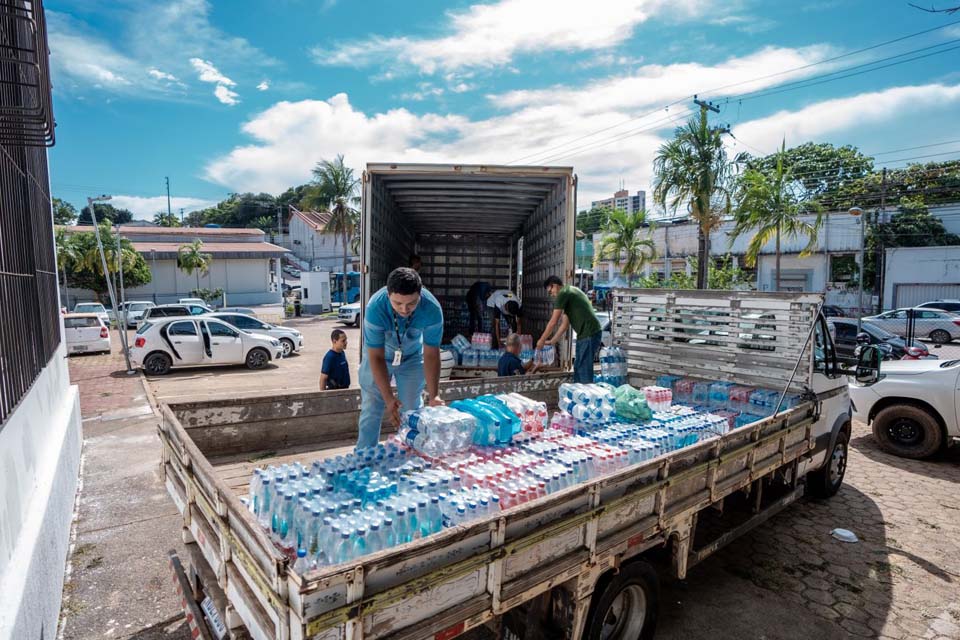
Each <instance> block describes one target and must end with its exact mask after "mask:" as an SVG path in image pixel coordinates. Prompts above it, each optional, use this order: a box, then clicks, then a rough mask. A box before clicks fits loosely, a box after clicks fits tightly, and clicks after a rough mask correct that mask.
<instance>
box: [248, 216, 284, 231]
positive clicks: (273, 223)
mask: <svg viewBox="0 0 960 640" xmlns="http://www.w3.org/2000/svg"><path fill="white" fill-rule="evenodd" d="M250 225H251V226H253V227H255V228H257V229H260V230H261V231H265V232H270V231H276V230H277V220H276V218H273V217H272V216H259V217H257V218H254V219H253V220H251V221H250Z"/></svg>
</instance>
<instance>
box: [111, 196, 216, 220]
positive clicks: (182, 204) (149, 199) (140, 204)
mask: <svg viewBox="0 0 960 640" xmlns="http://www.w3.org/2000/svg"><path fill="white" fill-rule="evenodd" d="M110 204H112V205H113V206H115V207H117V208H118V209H129V210H130V212H131V213H133V217H134V218H136V219H137V220H153V216H154V214H156V213H157V212H159V211H163V212H166V210H167V196H166V195H162V196H123V195H120V196H113V197H112V199H111V200H110ZM215 204H217V201H216V200H205V199H203V198H187V197H183V198H180V197H173V198H170V208H171V210H173V212H174V213H180V209H183V211H184V213H190V212H191V211H196V210H197V209H205V208H206V207H212V206H213V205H215Z"/></svg>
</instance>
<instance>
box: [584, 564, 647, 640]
mask: <svg viewBox="0 0 960 640" xmlns="http://www.w3.org/2000/svg"><path fill="white" fill-rule="evenodd" d="M659 609H660V581H659V579H658V578H657V572H656V571H654V569H653V567H651V566H650V565H649V564H648V563H647V562H645V561H643V560H635V561H634V562H631V563H629V564H626V565H624V566H622V567H620V571H619V572H618V573H616V574H614V576H613V577H612V578H611V579H610V580H609V581H608V582H607V583H606V585H605V586H604V588H603V590H602V591H596V592H594V594H593V602H592V603H591V604H590V615H589V617H588V618H587V624H586V628H585V630H584V635H583V638H584V640H650V639H651V638H653V634H654V632H655V631H656V628H657V613H658V611H659Z"/></svg>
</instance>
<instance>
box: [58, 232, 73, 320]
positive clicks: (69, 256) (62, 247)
mask: <svg viewBox="0 0 960 640" xmlns="http://www.w3.org/2000/svg"><path fill="white" fill-rule="evenodd" d="M53 237H54V245H55V246H56V249H57V265H58V266H59V267H60V273H62V274H63V299H64V300H63V301H64V304H65V305H66V307H67V308H68V309H69V308H70V282H69V280H68V278H67V271H68V270H73V268H74V263H75V262H76V260H77V248H76V244H75V243H74V242H73V238H72V237H71V236H70V234H69V233H67V231H66V229H63V228H60V227H58V228H56V229H55V230H54V232H53Z"/></svg>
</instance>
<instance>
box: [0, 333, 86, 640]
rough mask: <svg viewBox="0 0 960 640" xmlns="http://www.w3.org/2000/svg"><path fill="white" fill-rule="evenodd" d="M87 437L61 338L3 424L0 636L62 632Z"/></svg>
mask: <svg viewBox="0 0 960 640" xmlns="http://www.w3.org/2000/svg"><path fill="white" fill-rule="evenodd" d="M61 334H62V328H61ZM81 443H82V432H81V420H80V400H79V394H78V392H77V387H76V386H71V385H70V378H69V374H68V372H67V362H66V352H65V347H64V345H63V344H61V345H60V348H59V349H58V350H57V352H56V353H55V354H54V356H53V358H52V359H51V360H50V362H49V363H48V365H47V367H46V368H45V369H44V370H43V371H42V372H41V374H40V376H39V377H38V378H37V380H36V381H35V382H34V384H33V386H32V387H31V388H30V391H29V392H28V393H27V395H26V396H24V398H23V399H22V400H21V403H20V405H19V406H18V407H17V410H16V411H15V412H14V413H13V414H12V415H11V416H10V417H8V418H7V421H6V423H4V424H3V426H2V427H0V498H2V501H0V638H13V639H20V638H40V637H41V636H42V637H44V638H54V637H55V636H56V633H57V618H58V616H59V612H60V598H61V593H62V589H63V572H64V567H65V565H66V558H67V548H68V544H69V537H70V522H71V518H72V515H73V505H74V498H75V495H76V488H77V474H78V470H79V466H80V449H81Z"/></svg>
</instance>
